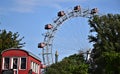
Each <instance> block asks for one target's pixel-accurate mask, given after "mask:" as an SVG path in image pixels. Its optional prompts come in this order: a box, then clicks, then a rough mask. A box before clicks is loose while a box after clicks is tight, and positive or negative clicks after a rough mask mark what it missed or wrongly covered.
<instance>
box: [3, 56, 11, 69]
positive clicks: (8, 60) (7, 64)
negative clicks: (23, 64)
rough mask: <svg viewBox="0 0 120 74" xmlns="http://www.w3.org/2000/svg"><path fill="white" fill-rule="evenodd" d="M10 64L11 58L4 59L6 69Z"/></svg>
mask: <svg viewBox="0 0 120 74" xmlns="http://www.w3.org/2000/svg"><path fill="white" fill-rule="evenodd" d="M9 65H10V58H8V57H5V59H4V69H9Z"/></svg>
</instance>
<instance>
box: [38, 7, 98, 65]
mask: <svg viewBox="0 0 120 74" xmlns="http://www.w3.org/2000/svg"><path fill="white" fill-rule="evenodd" d="M97 12H98V11H97V8H94V9H82V8H81V7H80V5H78V6H75V7H74V9H71V10H70V11H69V12H66V13H65V12H64V11H59V12H58V17H57V18H56V19H54V20H53V24H47V25H45V29H46V30H47V32H46V33H45V34H44V41H43V42H42V43H41V44H43V46H40V47H39V48H42V57H43V63H44V64H45V65H50V64H51V63H50V59H49V55H51V56H50V57H51V58H52V59H51V60H52V63H53V54H52V46H53V45H52V44H53V40H54V35H55V33H56V32H57V29H58V27H60V26H61V24H62V23H63V22H64V21H66V20H68V19H70V18H74V17H85V18H89V19H91V18H92V17H93V16H94V15H96V13H97Z"/></svg>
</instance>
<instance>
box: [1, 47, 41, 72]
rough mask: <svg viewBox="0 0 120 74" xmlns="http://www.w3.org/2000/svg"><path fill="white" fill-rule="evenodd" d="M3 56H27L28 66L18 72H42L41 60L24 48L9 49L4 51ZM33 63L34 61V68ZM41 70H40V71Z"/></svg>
mask: <svg viewBox="0 0 120 74" xmlns="http://www.w3.org/2000/svg"><path fill="white" fill-rule="evenodd" d="M2 57H18V58H20V57H26V61H27V63H26V64H27V66H26V69H25V70H21V69H19V70H18V74H28V72H29V71H30V70H32V71H33V72H32V74H41V72H40V71H41V69H40V68H41V61H40V60H38V59H36V58H35V57H34V56H31V55H29V53H28V52H26V51H22V50H17V49H16V50H8V51H5V52H3V53H2ZM31 63H34V66H33V68H34V69H33V68H31ZM38 69H39V70H38ZM38 71H39V72H38Z"/></svg>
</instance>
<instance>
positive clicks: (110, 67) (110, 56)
mask: <svg viewBox="0 0 120 74" xmlns="http://www.w3.org/2000/svg"><path fill="white" fill-rule="evenodd" d="M89 24H90V26H91V30H90V32H92V33H94V32H95V33H94V34H95V35H90V36H89V40H90V42H93V43H94V45H93V46H94V49H93V51H92V53H93V55H91V56H92V58H93V61H94V65H93V70H92V71H93V72H92V74H120V15H119V14H115V15H113V14H107V15H103V16H97V15H96V16H94V17H93V18H92V19H90V20H89Z"/></svg>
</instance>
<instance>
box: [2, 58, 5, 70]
mask: <svg viewBox="0 0 120 74" xmlns="http://www.w3.org/2000/svg"><path fill="white" fill-rule="evenodd" d="M4 60H5V58H4V57H3V58H2V69H3V70H4V63H5V61H4Z"/></svg>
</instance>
